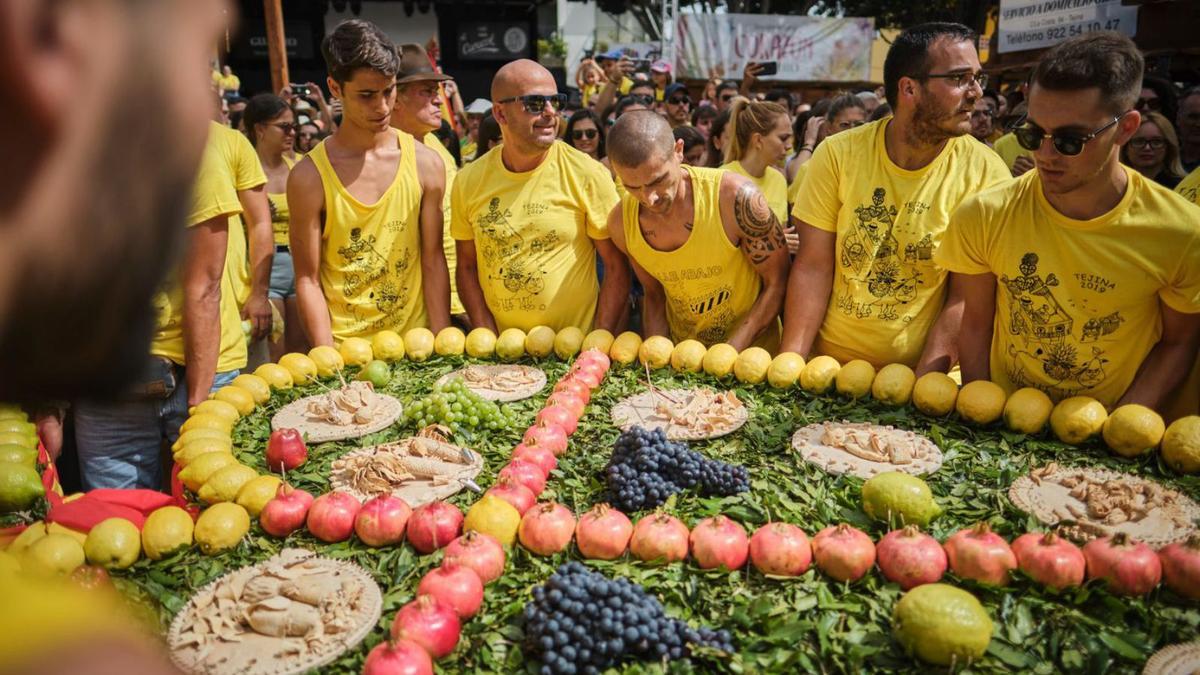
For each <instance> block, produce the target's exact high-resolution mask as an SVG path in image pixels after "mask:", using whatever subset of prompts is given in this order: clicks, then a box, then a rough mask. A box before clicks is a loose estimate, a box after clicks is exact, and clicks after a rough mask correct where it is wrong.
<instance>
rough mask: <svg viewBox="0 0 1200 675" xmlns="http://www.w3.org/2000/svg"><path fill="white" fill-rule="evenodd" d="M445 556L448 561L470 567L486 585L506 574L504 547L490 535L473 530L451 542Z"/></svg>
mask: <svg viewBox="0 0 1200 675" xmlns="http://www.w3.org/2000/svg"><path fill="white" fill-rule="evenodd" d="M444 554H445V556H446V558H445V559H446V560H451V559H453V560H454V561H455V562H457V563H458V564H460V565H464V566H466V567H470V568H471V569H472V570H474V572H475V574H478V575H479V580H480V581H482V582H483V583H484V584H490V583H492V582H493V581H495V580H496V579H499V578H500V575H501V574H504V560H505V555H504V547H503V546H501V545H500V542H498V541H496V538H495V537H493V536H492V535H490V534H484V533H482V532H477V531H475V530H471V531H470V532H467V533H466V534H464V535H462V536H461V537H459V538H458V539H455V540H454V541H452V542H450V544H449V545H447V546H446V550H445V551H444Z"/></svg>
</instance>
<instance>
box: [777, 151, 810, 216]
mask: <svg viewBox="0 0 1200 675" xmlns="http://www.w3.org/2000/svg"><path fill="white" fill-rule="evenodd" d="M811 163H812V158H811V157H809V158H808V161H807V162H805V163H803V164H801V165H800V166H798V167H796V177H795V178H793V179H792V184H791V185H789V186H788V204H791V206H792V211H795V210H796V204H799V203H800V184H801V183H802V182H804V177H805V176H807V175H808V165H809V164H811ZM787 223H788V221H786V220H785V221H783V226H784V227H787Z"/></svg>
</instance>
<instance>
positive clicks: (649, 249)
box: [608, 111, 790, 351]
mask: <svg viewBox="0 0 1200 675" xmlns="http://www.w3.org/2000/svg"><path fill="white" fill-rule="evenodd" d="M608 157H609V158H610V159H611V160H612V163H613V169H614V170H616V172H617V174H618V175H619V176H621V180H622V182H623V183H624V184H625V186H626V190H627V194H626V196H625V197H624V198H623V199H622V201H621V204H620V205H618V206H617V207H616V208H614V209H613V211H612V214H610V215H609V218H608V231H609V234H610V235H612V241H613V244H615V245H616V247H617V248H618V249H620V250H621V252H623V253H625V254H626V255H628V256H629V259H630V261H631V262H632V263H633V269H634V272H635V273H636V274H637V276H638V279H639V280H641V282H642V286H643V288H645V291H646V297H645V304H644V305H643V314H644V318H643V323H642V329H643V330H642V332H643V334H644V335H647V336H649V335H666V336H669V337H670V338H671V339H672V340H674V341H676V342H678V341H681V340H686V339H696V340H699V341H701V342H703V343H704V344H705V345H713V344H716V343H719V342H728V343H729V344H731V345H733V347H734V348H735V349H737V350H739V351H740V350H743V349H745V348H747V347H749V346H751V345H752V344H753V345H758V346H760V347H764V348H766V349H768V350H774V349H775V348H776V347H777V346H778V345H779V309H780V308H781V307H782V306H783V293H784V287H785V286H786V285H787V272H788V264H789V263H790V260H789V258H788V252H787V244H786V242H785V240H784V237H783V228H782V227H781V226H780V224H779V220H778V219H777V218H775V216H774V214H773V213H772V211H771V208H770V206H769V205H768V204H767V200H766V197H765V196H764V195H763V193H762V192H761V191H760V190H759V189H758V187H757V186H755V184H754V181H752V180H750V179H749V178H745V177H744V176H739V175H737V174H735V173H733V172H730V171H722V170H719V169H705V168H698V167H691V166H688V167H685V166H683V165H682V162H683V141H682V140H680V141H676V140H675V137H674V136H673V135H672V133H671V126H670V124H668V122H667V121H666V120H665V119H663V118H662V117H661V116H659V115H658V114H656V113H653V112H650V111H643V112H633V113H628V114H626V115H622V116H621V119H619V120H617V124H616V125H615V126H614V127H613V130H612V132H611V133H610V134H609V136H608ZM768 170H769V169H768Z"/></svg>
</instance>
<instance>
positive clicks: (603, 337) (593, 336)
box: [579, 328, 615, 354]
mask: <svg viewBox="0 0 1200 675" xmlns="http://www.w3.org/2000/svg"><path fill="white" fill-rule="evenodd" d="M614 339H615V338H614V337H613V334H612V333H610V332H609V331H607V330H605V329H603V328H597V329H596V330H594V331H592V332H590V333H588V334H587V336H586V337H584V338H583V344H582V345H580V346H579V350H580V351H587V350H589V349H599V350H600V351H602V352H604V353H605V354H607V353H608V350H609V349H612V343H613V340H614Z"/></svg>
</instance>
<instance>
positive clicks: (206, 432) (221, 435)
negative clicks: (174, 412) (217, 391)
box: [171, 401, 233, 452]
mask: <svg viewBox="0 0 1200 675" xmlns="http://www.w3.org/2000/svg"><path fill="white" fill-rule="evenodd" d="M222 403H224V401H222ZM201 438H211V439H213V440H215V441H224V442H225V445H226V446H228V447H231V448H232V447H233V440H232V438H231V437H230V435H229V432H228V431H221V430H220V429H192V430H191V431H185V432H183V433H182V434H180V435H179V438H177V439H175V442H174V443H172V444H171V450H172V451H174V452H179V451H180V450H181V449H183V447H184V446H185V445H190V444H191V443H192V442H194V441H198V440H200V439H201Z"/></svg>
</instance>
